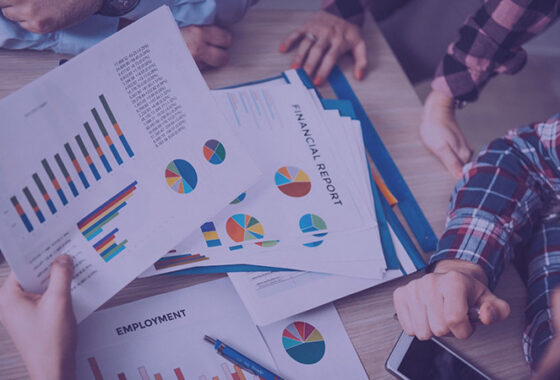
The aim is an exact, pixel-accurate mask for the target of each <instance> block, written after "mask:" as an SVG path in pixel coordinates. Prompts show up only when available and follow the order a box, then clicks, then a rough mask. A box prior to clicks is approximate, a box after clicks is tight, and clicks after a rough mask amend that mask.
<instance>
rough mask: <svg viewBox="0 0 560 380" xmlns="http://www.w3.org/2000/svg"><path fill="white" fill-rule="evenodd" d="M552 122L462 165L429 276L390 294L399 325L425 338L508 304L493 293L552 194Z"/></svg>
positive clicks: (466, 328) (461, 332)
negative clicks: (476, 311) (474, 314)
mask: <svg viewBox="0 0 560 380" xmlns="http://www.w3.org/2000/svg"><path fill="white" fill-rule="evenodd" d="M559 128H560V124H559V119H558V118H556V119H551V120H549V121H547V122H546V123H539V124H535V125H533V126H528V127H524V128H521V129H519V130H516V131H512V132H510V134H508V135H507V136H506V137H504V138H501V139H497V140H495V141H493V142H492V143H490V144H489V145H488V147H487V148H486V149H485V150H484V151H483V152H482V153H481V154H480V155H479V156H478V158H477V160H476V161H475V162H474V163H472V164H469V165H468V166H467V167H465V170H464V174H463V177H462V179H461V180H460V181H459V183H458V184H457V186H456V188H455V191H454V194H453V197H452V201H451V205H450V209H449V212H448V219H447V223H446V228H445V232H444V233H443V236H442V237H441V239H440V241H439V244H438V249H437V253H436V254H434V255H433V256H432V257H431V260H430V263H431V265H432V266H433V267H434V270H433V272H432V273H430V274H427V275H425V276H424V277H422V278H420V279H418V280H414V281H411V282H410V283H409V284H407V285H406V286H404V287H401V288H399V289H397V290H396V291H395V294H394V303H395V308H396V309H397V314H398V316H399V321H401V325H402V326H403V329H404V330H405V331H406V332H407V333H408V334H410V335H417V336H419V338H422V339H428V338H430V337H431V336H433V335H436V336H441V335H445V334H447V333H449V332H452V333H453V334H454V335H455V336H457V337H460V338H465V337H467V336H469V335H470V333H471V332H472V326H471V325H470V323H469V320H468V317H467V313H468V310H469V309H471V308H478V309H479V310H480V319H481V321H482V322H483V323H484V324H490V323H493V322H496V321H500V320H502V319H504V318H505V317H506V316H507V315H508V314H509V306H508V305H507V303H505V302H504V301H503V300H500V299H498V298H497V297H496V296H494V295H493V294H492V290H493V289H494V287H495V286H496V284H497V282H498V279H499V277H500V275H501V273H502V271H503V269H504V266H505V265H506V264H507V263H508V262H510V261H511V260H512V257H513V255H514V249H515V248H516V246H518V244H519V243H520V242H524V241H528V239H529V238H530V237H531V233H532V230H533V226H534V225H535V223H538V222H539V220H540V214H541V212H540V211H541V209H542V208H543V207H544V206H545V205H546V204H547V202H548V201H549V200H551V198H552V197H554V196H555V191H554V189H553V188H552V187H551V185H550V183H553V182H554V181H556V180H557V178H556V174H555V173H556V168H557V167H558V166H560V160H559V158H558V157H559V156H558V154H557V151H556V147H557V146H558V144H560V138H559V137H557V136H559V133H560V130H559Z"/></svg>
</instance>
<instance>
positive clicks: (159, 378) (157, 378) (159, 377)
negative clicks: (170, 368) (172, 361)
mask: <svg viewBox="0 0 560 380" xmlns="http://www.w3.org/2000/svg"><path fill="white" fill-rule="evenodd" d="M154 377H155V378H156V380H163V377H161V375H160V374H159V373H156V374H155V375H154Z"/></svg>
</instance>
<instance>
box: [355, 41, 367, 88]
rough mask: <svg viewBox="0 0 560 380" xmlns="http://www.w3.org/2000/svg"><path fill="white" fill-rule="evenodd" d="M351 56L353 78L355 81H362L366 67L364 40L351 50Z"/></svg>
mask: <svg viewBox="0 0 560 380" xmlns="http://www.w3.org/2000/svg"><path fill="white" fill-rule="evenodd" d="M352 54H353V55H354V61H355V63H354V78H356V79H357V80H362V78H363V77H364V72H365V70H366V68H367V65H368V59H367V47H366V42H365V41H364V40H362V41H360V42H358V43H357V44H356V45H355V46H354V47H353V48H352Z"/></svg>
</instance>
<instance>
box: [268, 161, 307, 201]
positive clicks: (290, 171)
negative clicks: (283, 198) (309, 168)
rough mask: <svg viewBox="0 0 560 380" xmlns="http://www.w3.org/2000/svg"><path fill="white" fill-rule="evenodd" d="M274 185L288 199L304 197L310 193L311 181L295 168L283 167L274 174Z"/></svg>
mask: <svg viewBox="0 0 560 380" xmlns="http://www.w3.org/2000/svg"><path fill="white" fill-rule="evenodd" d="M274 183H275V184H276V186H277V187H278V190H280V191H281V192H282V193H284V194H285V195H287V196H289V197H293V198H300V197H304V196H306V195H307V194H309V192H310V191H311V180H310V179H309V176H308V175H307V173H305V172H304V171H303V170H301V169H300V168H297V167H295V166H283V167H281V168H280V169H278V170H277V171H276V173H275V174H274Z"/></svg>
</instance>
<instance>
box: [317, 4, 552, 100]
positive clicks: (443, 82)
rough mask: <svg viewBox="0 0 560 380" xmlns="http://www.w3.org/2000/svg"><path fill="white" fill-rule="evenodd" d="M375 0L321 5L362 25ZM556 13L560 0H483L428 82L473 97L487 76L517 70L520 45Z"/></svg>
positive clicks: (521, 60)
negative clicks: (366, 11)
mask: <svg viewBox="0 0 560 380" xmlns="http://www.w3.org/2000/svg"><path fill="white" fill-rule="evenodd" d="M374 2H375V0H327V1H325V3H324V5H323V9H324V10H325V11H327V12H330V13H333V14H335V15H337V16H341V17H344V18H346V19H347V20H349V21H351V22H353V23H356V24H361V23H362V22H363V20H364V11H365V10H366V9H368V8H369V7H371V5H372V4H373V3H374ZM559 15H560V0H485V1H484V4H483V5H482V6H481V7H480V9H479V10H478V11H477V12H476V13H475V14H474V15H473V16H471V17H469V18H468V19H467V21H466V22H465V24H464V25H463V26H462V27H461V29H460V30H459V39H458V40H457V41H455V42H454V43H452V44H451V45H449V48H448V49H447V53H446V54H445V55H444V57H443V59H442V60H441V62H440V64H439V66H438V68H437V71H436V75H435V78H434V80H433V82H432V88H433V89H434V90H437V91H440V92H443V93H444V94H447V95H448V96H450V97H453V98H454V99H455V100H456V101H457V102H472V101H474V100H476V99H477V98H478V95H479V93H480V91H481V90H482V88H483V87H484V85H485V84H486V83H487V82H488V80H489V79H490V78H492V77H494V76H496V75H498V74H515V73H517V72H518V71H519V70H521V69H522V68H523V66H524V65H525V63H526V61H527V53H526V52H525V50H523V49H522V48H521V45H523V44H524V43H525V42H527V41H528V40H530V39H531V38H533V37H534V36H536V35H538V34H539V33H541V32H542V31H544V30H545V29H546V28H547V27H548V26H549V25H550V24H552V22H553V21H555V20H556V19H557V18H558V17H559Z"/></svg>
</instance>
